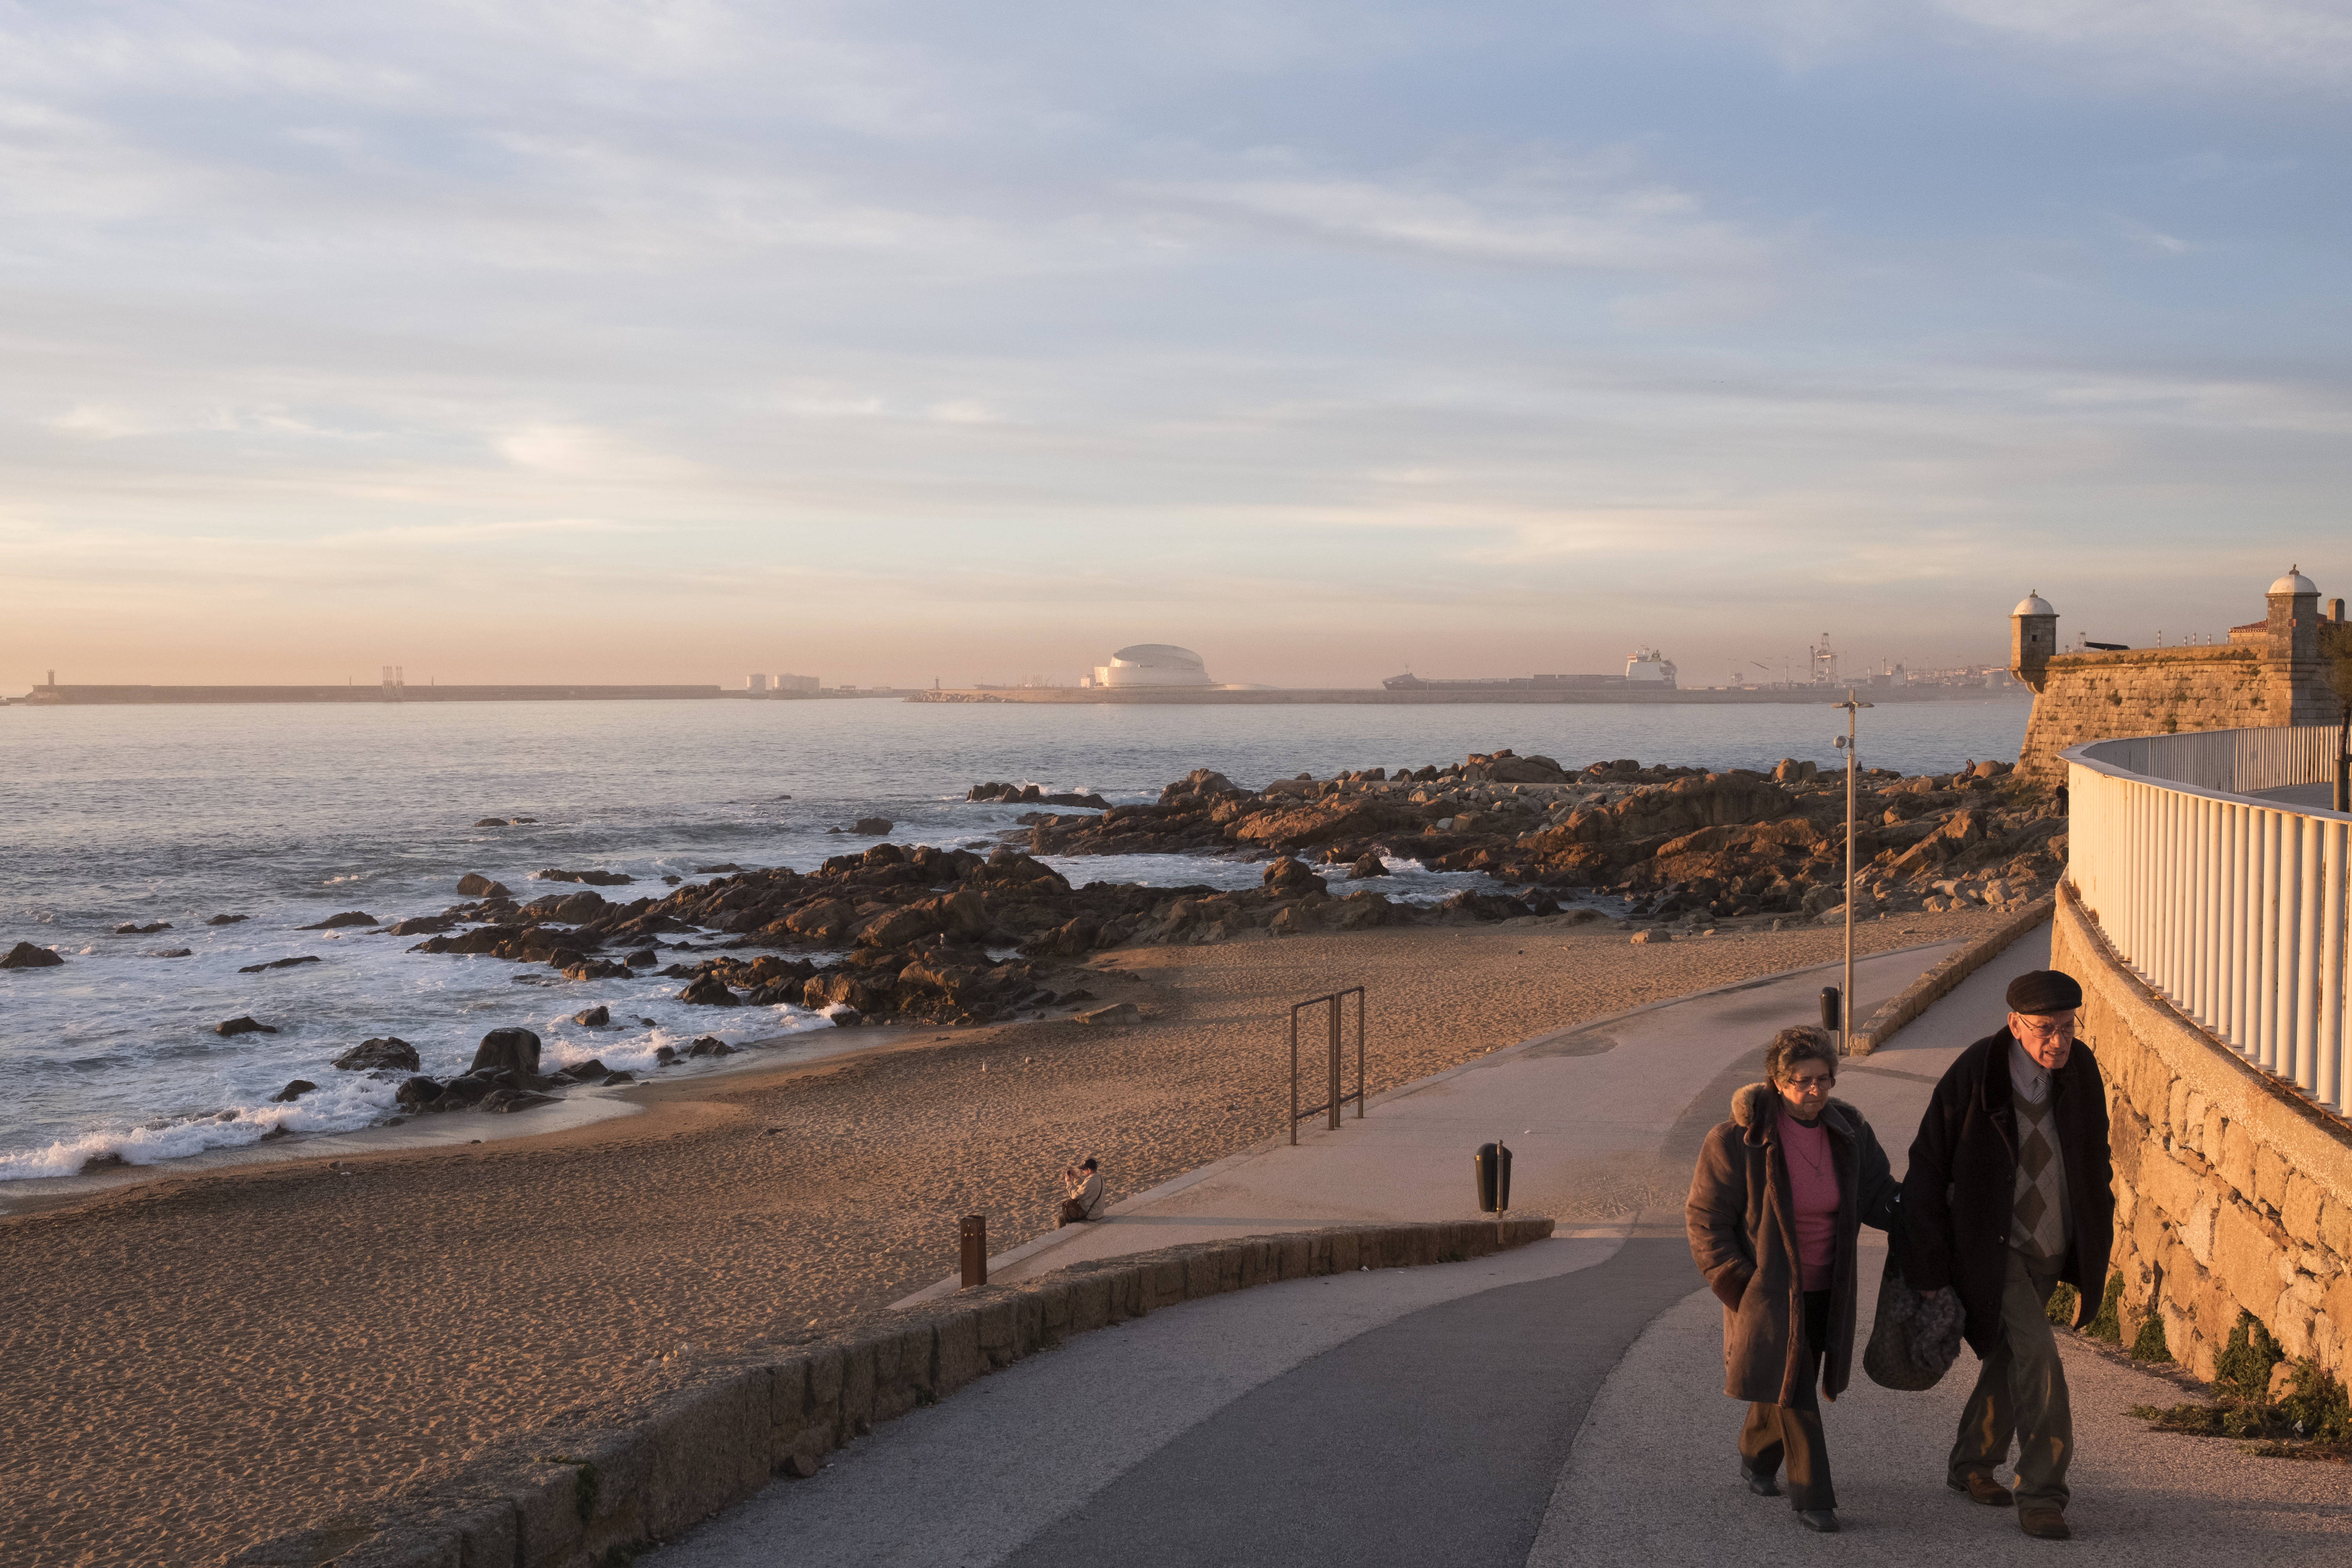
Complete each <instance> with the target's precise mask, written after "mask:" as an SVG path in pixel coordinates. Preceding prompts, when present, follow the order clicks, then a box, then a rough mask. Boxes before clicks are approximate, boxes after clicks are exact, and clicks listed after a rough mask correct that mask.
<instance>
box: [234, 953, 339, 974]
mask: <svg viewBox="0 0 2352 1568" xmlns="http://www.w3.org/2000/svg"><path fill="white" fill-rule="evenodd" d="M318 962H319V958H318V955H317V954H316V953H311V954H308V955H306V956H304V957H301V958H274V959H272V960H270V961H269V962H268V963H248V964H247V965H246V966H245V967H244V968H242V969H240V970H238V971H237V973H239V974H258V973H261V972H262V971H263V970H265V969H291V968H293V967H294V966H295V965H296V964H298V963H318Z"/></svg>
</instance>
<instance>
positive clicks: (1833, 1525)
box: [1797, 1508, 1838, 1535]
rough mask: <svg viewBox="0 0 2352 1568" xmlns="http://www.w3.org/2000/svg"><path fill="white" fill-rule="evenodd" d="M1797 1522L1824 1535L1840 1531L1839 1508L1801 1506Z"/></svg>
mask: <svg viewBox="0 0 2352 1568" xmlns="http://www.w3.org/2000/svg"><path fill="white" fill-rule="evenodd" d="M1797 1522H1798V1523H1799V1524H1801V1525H1803V1526H1804V1527H1805V1528H1806V1529H1807V1530H1817V1531H1821V1532H1822V1534H1823V1535H1835V1534H1836V1533H1837V1532H1838V1521H1837V1510H1835V1509H1833V1508H1801V1509H1799V1510H1797Z"/></svg>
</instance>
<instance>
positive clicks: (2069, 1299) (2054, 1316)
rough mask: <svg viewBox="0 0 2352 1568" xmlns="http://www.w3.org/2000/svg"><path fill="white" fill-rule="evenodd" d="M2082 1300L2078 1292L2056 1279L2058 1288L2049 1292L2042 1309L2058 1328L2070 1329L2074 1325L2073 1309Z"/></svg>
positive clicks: (2080, 1303)
mask: <svg viewBox="0 0 2352 1568" xmlns="http://www.w3.org/2000/svg"><path fill="white" fill-rule="evenodd" d="M2082 1302H2083V1298H2082V1295H2081V1294H2080V1292H2078V1291H2076V1290H2075V1289H2074V1287H2073V1286H2072V1285H2069V1284H2067V1283H2066V1281H2064V1280H2063V1279H2061V1280H2060V1281H2058V1289H2055V1290H2053V1291H2051V1292H2050V1300H2049V1303H2048V1304H2047V1305H2045V1306H2044V1307H2043V1308H2042V1312H2043V1313H2044V1315H2046V1316H2047V1317H2048V1318H2049V1320H2050V1321H2052V1322H2053V1323H2055V1324H2057V1325H2058V1326H2059V1327H2060V1328H2062V1329H2071V1328H2073V1327H2074V1309H2075V1308H2076V1307H2079V1306H2080V1305H2082Z"/></svg>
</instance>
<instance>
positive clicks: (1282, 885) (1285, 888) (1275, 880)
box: [1258, 855, 1328, 899]
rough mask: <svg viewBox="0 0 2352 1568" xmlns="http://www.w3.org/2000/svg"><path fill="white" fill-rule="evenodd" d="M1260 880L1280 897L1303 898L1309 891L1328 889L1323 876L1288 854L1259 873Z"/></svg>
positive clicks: (1267, 889)
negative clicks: (1319, 875)
mask: <svg viewBox="0 0 2352 1568" xmlns="http://www.w3.org/2000/svg"><path fill="white" fill-rule="evenodd" d="M1258 881H1259V884H1260V885H1261V886H1263V887H1264V888H1265V890H1266V891H1267V892H1269V893H1271V894H1273V895H1274V896H1275V897H1276V898H1278V899H1297V898H1303V897H1305V896H1306V895H1307V894H1308V893H1320V892H1325V891H1328V888H1327V885H1326V884H1325V882H1324V880H1323V879H1322V878H1320V877H1318V876H1317V875H1316V874H1315V873H1314V872H1312V871H1310V870H1308V869H1307V867H1306V866H1305V865H1304V864H1302V863H1301V862H1299V861H1297V860H1295V859H1293V858H1290V857H1289V856H1287V855H1285V856H1281V857H1279V858H1276V859H1275V860H1274V861H1272V862H1271V863H1269V864H1268V865H1267V867H1266V868H1265V871H1264V872H1262V873H1261V874H1260V875H1259V878H1258Z"/></svg>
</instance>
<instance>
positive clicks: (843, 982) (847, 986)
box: [801, 970, 879, 1013]
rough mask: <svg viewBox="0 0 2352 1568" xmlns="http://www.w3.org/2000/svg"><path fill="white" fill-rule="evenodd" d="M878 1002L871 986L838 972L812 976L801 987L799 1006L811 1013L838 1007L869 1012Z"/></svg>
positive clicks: (854, 977)
mask: <svg viewBox="0 0 2352 1568" xmlns="http://www.w3.org/2000/svg"><path fill="white" fill-rule="evenodd" d="M878 1000H879V997H878V996H877V994H876V993H875V991H874V988H873V987H872V986H870V985H868V984H866V982H864V981H863V980H860V979H858V978H857V976H856V975H854V974H845V973H841V972H840V971H838V970H836V971H835V972H834V973H831V974H817V975H812V976H811V977H810V978H809V979H808V981H807V982H806V983H805V984H803V985H802V987H801V1005H802V1006H803V1007H806V1008H807V1009H809V1011H811V1012H813V1013H814V1012H818V1011H821V1010H823V1009H824V1008H826V1007H838V1006H845V1007H849V1008H851V1009H853V1010H855V1011H856V1012H860V1013H866V1012H871V1011H872V1010H873V1008H874V1006H875V1005H876V1003H877V1001H878Z"/></svg>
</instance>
